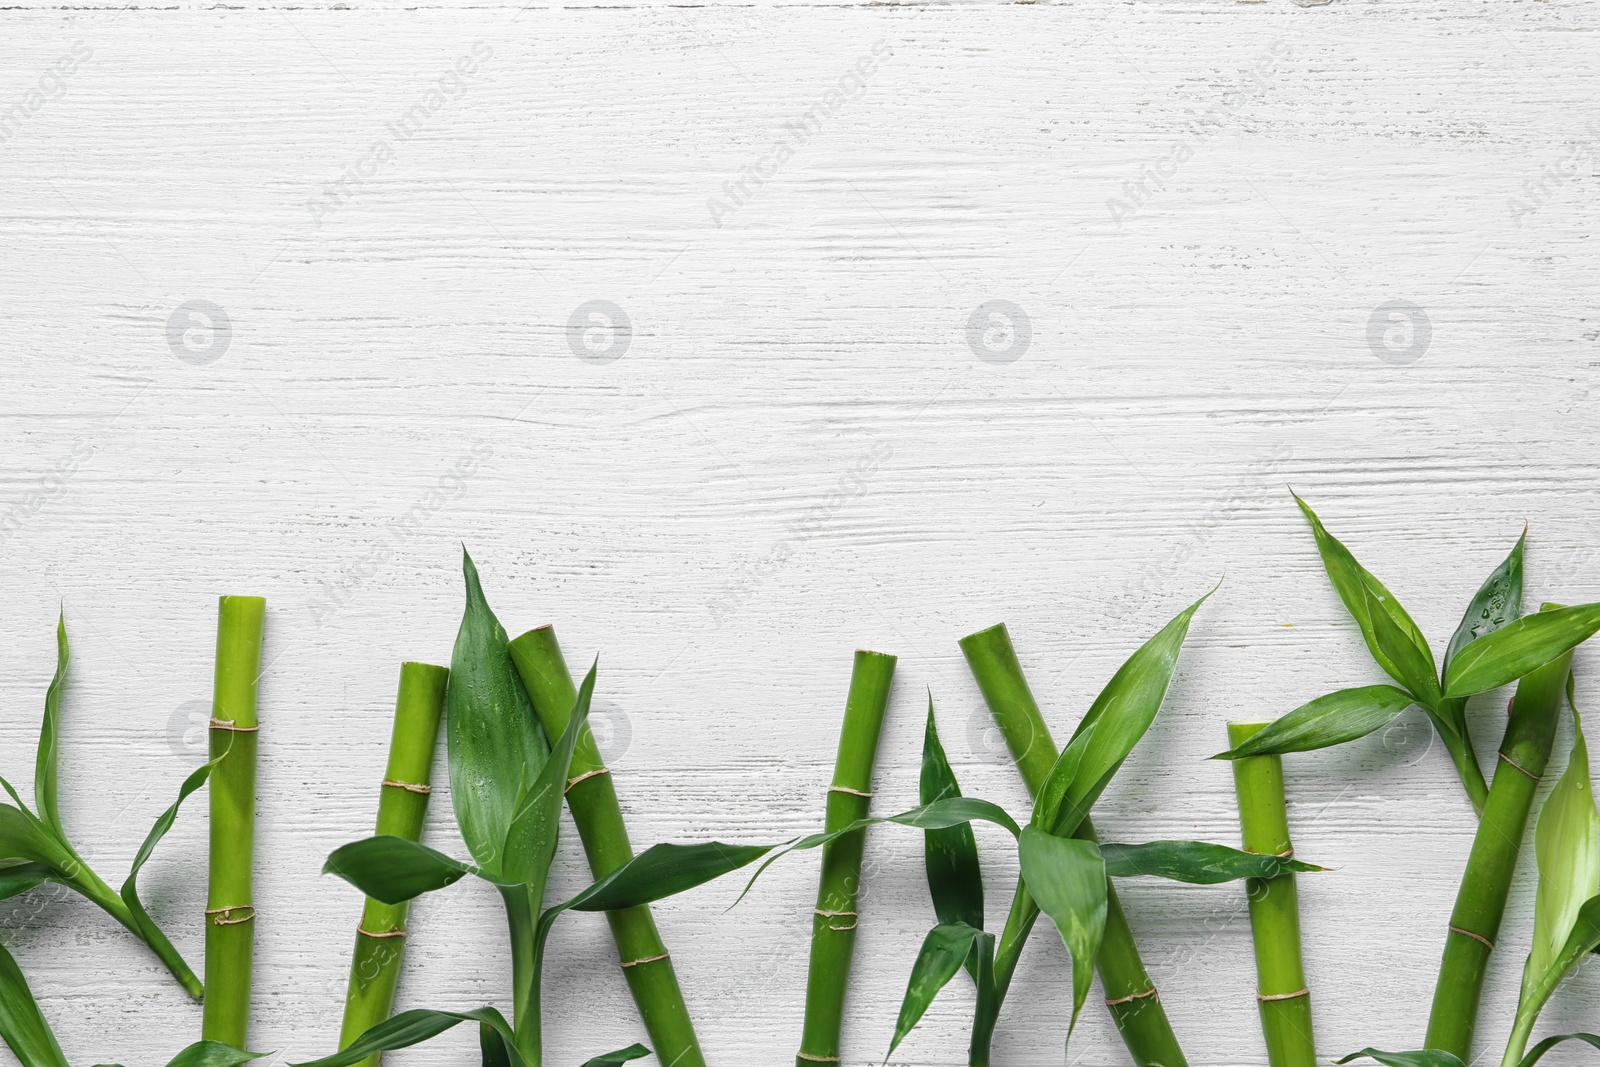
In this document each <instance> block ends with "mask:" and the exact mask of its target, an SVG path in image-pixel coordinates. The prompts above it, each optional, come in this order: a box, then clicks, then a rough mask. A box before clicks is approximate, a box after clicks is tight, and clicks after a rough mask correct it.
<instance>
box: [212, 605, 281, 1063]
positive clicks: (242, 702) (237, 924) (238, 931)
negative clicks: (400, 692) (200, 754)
mask: <svg viewBox="0 0 1600 1067" xmlns="http://www.w3.org/2000/svg"><path fill="white" fill-rule="evenodd" d="M266 611H267V602H266V601H265V600H263V599H262V598H260V597H256V596H225V597H222V598H221V601H220V603H219V605H218V611H217V665H216V680H215V688H214V691H213V695H212V698H211V758H212V759H216V758H217V757H219V756H224V757H225V758H223V759H222V761H221V762H220V763H218V764H217V766H216V767H215V768H214V769H213V770H212V772H211V879H210V887H209V890H208V892H207V895H206V968H205V972H206V997H205V1007H204V1010H203V1013H202V1024H201V1036H202V1037H203V1038H205V1039H206V1040H208V1041H220V1042H222V1043H223V1044H226V1045H232V1046H233V1047H235V1048H247V1047H249V1046H248V1045H247V1041H248V1039H249V1031H250V978H251V969H252V966H251V965H252V963H253V958H254V955H255V925H256V923H255V919H256V909H255V896H254V894H253V892H252V884H253V882H254V878H253V873H254V872H253V870H252V866H253V862H254V858H255V834H256V736H257V734H256V731H257V729H258V728H259V726H260V723H259V721H258V720H257V718H256V684H257V681H258V680H259V678H260V675H261V631H262V626H263V624H264V622H265V619H266Z"/></svg>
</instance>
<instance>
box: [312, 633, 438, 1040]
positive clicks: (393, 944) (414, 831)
mask: <svg viewBox="0 0 1600 1067" xmlns="http://www.w3.org/2000/svg"><path fill="white" fill-rule="evenodd" d="M449 680H450V671H449V670H448V669H447V668H444V667H437V666H434V665H433V664H429V663H403V664H401V665H400V685H399V692H398V694H397V695H396V697H395V707H394V726H393V727H392V729H391V732H390V735H389V762H388V765H387V766H386V767H385V768H384V777H383V782H382V784H381V786H380V787H379V791H378V819H377V830H376V832H377V833H379V834H387V835H389V836H391V837H399V838H404V839H405V840H407V841H420V840H422V826H423V822H424V821H425V819H426V818H427V813H428V798H429V796H430V795H431V794H432V792H433V786H432V782H433V761H434V754H435V752H436V750H437V748H438V743H439V723H440V721H441V720H442V719H443V717H444V705H445V691H446V688H447V686H448V683H449ZM409 910H410V906H409V905H408V904H385V903H383V902H382V901H380V900H374V899H373V898H371V897H368V898H367V900H366V904H365V906H364V907H363V909H362V912H361V923H360V925H359V926H357V927H356V944H355V951H354V953H353V954H352V956H351V962H350V983H349V987H348V990H347V992H346V994H345V1001H344V1022H343V1024H342V1025H341V1027H340V1030H339V1047H340V1048H341V1049H344V1048H348V1047H349V1046H350V1043H351V1042H353V1041H354V1040H355V1039H356V1038H358V1037H360V1036H361V1035H362V1034H364V1033H366V1032H367V1031H368V1030H370V1029H371V1028H372V1027H374V1026H376V1025H378V1024H379V1023H381V1022H383V1021H384V1020H385V1019H387V1018H389V1014H390V1012H392V1011H393V1010H394V995H395V990H396V989H397V988H398V986H399V983H400V969H401V966H402V964H403V962H404V960H405V937H406V919H407V917H408V913H409ZM381 1055H382V1054H381V1053H374V1054H373V1055H371V1056H369V1057H367V1058H366V1059H364V1060H361V1061H359V1063H358V1064H357V1065H356V1067H378V1063H379V1060H380V1057H381Z"/></svg>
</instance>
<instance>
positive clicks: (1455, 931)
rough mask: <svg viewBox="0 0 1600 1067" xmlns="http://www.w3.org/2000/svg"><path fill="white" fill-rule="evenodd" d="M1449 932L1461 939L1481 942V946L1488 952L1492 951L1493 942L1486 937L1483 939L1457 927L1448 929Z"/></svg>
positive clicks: (1481, 936) (1479, 935) (1480, 935)
mask: <svg viewBox="0 0 1600 1067" xmlns="http://www.w3.org/2000/svg"><path fill="white" fill-rule="evenodd" d="M1450 932H1451V933H1453V934H1460V935H1462V936H1463V937H1470V938H1472V940H1474V941H1481V942H1482V943H1483V944H1485V945H1487V946H1488V948H1489V951H1490V952H1493V951H1494V942H1493V941H1490V940H1489V939H1488V938H1487V937H1484V936H1483V935H1482V934H1475V933H1473V932H1472V931H1471V930H1463V929H1462V928H1461V927H1459V926H1452V927H1450Z"/></svg>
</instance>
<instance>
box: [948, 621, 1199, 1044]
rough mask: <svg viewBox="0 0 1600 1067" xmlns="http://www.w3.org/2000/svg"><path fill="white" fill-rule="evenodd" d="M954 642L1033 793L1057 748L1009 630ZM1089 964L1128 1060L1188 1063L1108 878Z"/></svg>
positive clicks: (1087, 832)
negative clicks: (1096, 947) (1102, 920)
mask: <svg viewBox="0 0 1600 1067" xmlns="http://www.w3.org/2000/svg"><path fill="white" fill-rule="evenodd" d="M960 644H961V651H962V653H963V654H965V656H966V658H967V665H968V666H969V667H970V668H971V670H972V676H973V678H975V679H976V680H977V683H978V689H979V690H980V691H981V692H982V693H983V699H984V702H985V703H987V704H988V705H989V711H990V714H992V715H993V716H994V721H995V725H996V726H998V727H999V728H1000V735H1001V736H1002V737H1003V738H1004V739H1005V742H1006V747H1007V748H1008V749H1009V750H1010V751H1011V757H1012V759H1013V760H1015V762H1016V764H1017V770H1018V771H1020V772H1021V774H1022V780H1023V782H1024V783H1025V784H1026V785H1027V787H1028V795H1029V796H1036V795H1037V794H1038V792H1039V790H1040V789H1041V788H1042V787H1043V785H1044V782H1045V779H1046V778H1048V777H1049V775H1050V769H1051V768H1052V767H1054V766H1055V762H1056V757H1057V756H1058V755H1059V753H1058V752H1057V751H1056V744H1055V740H1054V738H1052V737H1051V736H1050V727H1048V726H1047V725H1045V721H1044V716H1043V715H1042V714H1041V713H1040V711H1039V705H1038V703H1037V702H1036V701H1035V700H1034V699H1033V693H1032V691H1031V690H1030V689H1029V688H1028V680H1027V678H1026V677H1025V676H1024V675H1023V673H1022V665H1021V664H1020V663H1019V662H1018V661H1017V653H1016V649H1015V648H1013V647H1012V644H1011V635H1010V633H1009V632H1008V631H1007V630H1006V626H1005V623H1000V624H999V625H996V626H991V627H990V628H989V629H987V630H980V631H979V632H977V633H975V634H970V635H968V636H966V637H963V638H962V639H961V642H960ZM1074 836H1077V837H1082V838H1086V839H1088V840H1095V831H1094V824H1093V823H1092V822H1091V821H1090V820H1089V819H1088V818H1085V819H1084V820H1083V825H1082V826H1080V827H1079V829H1078V832H1077V834H1075V835H1074ZM1007 966H1008V970H1007V973H1006V974H1005V976H1004V980H1005V982H1008V981H1009V979H1010V974H1009V967H1014V966H1015V960H1014V959H1013V960H1010V961H1008V965H1007ZM1095 966H1096V969H1097V970H1098V971H1099V972H1100V985H1101V988H1102V989H1103V990H1104V992H1105V996H1106V1006H1107V1009H1108V1010H1109V1011H1110V1012H1111V1017H1112V1019H1113V1020H1114V1021H1115V1022H1116V1024H1117V1032H1118V1033H1119V1034H1121V1035H1122V1040H1123V1043H1124V1044H1125V1045H1127V1047H1128V1052H1129V1054H1130V1055H1132V1057H1133V1060H1134V1063H1136V1064H1138V1065H1140V1067H1146V1065H1149V1067H1186V1065H1187V1063H1188V1061H1187V1060H1186V1059H1185V1058H1184V1055H1183V1049H1182V1048H1181V1047H1179V1045H1178V1038H1177V1035H1176V1034H1174V1033H1173V1032H1172V1024H1171V1022H1169V1021H1168V1020H1167V1012H1166V1009H1165V1008H1163V1007H1162V1006H1161V997H1160V996H1159V995H1158V994H1157V993H1156V987H1155V983H1154V982H1152V981H1151V980H1150V973H1149V971H1147V970H1146V969H1145V966H1144V961H1143V960H1142V959H1141V958H1140V956H1139V946H1138V945H1136V944H1135V943H1134V940H1133V931H1132V929H1130V928H1129V926H1128V918H1127V916H1126V915H1125V914H1124V913H1123V910H1122V902H1121V901H1120V900H1118V898H1117V890H1116V887H1115V885H1113V884H1112V882H1111V880H1110V879H1109V878H1108V879H1107V880H1106V932H1105V938H1104V940H1102V941H1101V943H1100V952H1099V954H1098V956H1096V958H1095ZM1000 968H1001V964H1000V963H999V961H996V971H997V974H996V982H997V984H999V985H1000V988H1001V989H1002V990H1003V989H1004V988H1005V984H1004V982H1002V980H1001V975H1000V974H999V973H998V972H999V970H1000Z"/></svg>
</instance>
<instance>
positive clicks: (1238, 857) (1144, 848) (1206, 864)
mask: <svg viewBox="0 0 1600 1067" xmlns="http://www.w3.org/2000/svg"><path fill="white" fill-rule="evenodd" d="M1100 856H1101V858H1102V859H1104V860H1105V864H1106V874H1108V875H1110V876H1111V877H1113V878H1135V877H1138V876H1140V875H1152V876H1154V877H1157V878H1170V879H1172V880H1173V881H1175V882H1188V883H1190V884H1192V885H1216V884H1218V883H1219V882H1232V881H1235V880H1237V879H1240V878H1276V877H1278V876H1279V875H1280V874H1287V873H1289V872H1291V871H1295V872H1310V871H1325V870H1327V868H1326V867H1317V866H1315V865H1313V864H1310V863H1302V862H1301V861H1299V860H1297V859H1290V858H1288V857H1285V856H1263V855H1260V854H1259V853H1255V852H1241V851H1240V850H1239V849H1236V848H1229V847H1228V846H1227V845H1213V844H1211V843H1209V842H1206V841H1151V842H1148V843H1146V844H1142V845H1119V844H1102V845H1101V846H1100Z"/></svg>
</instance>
